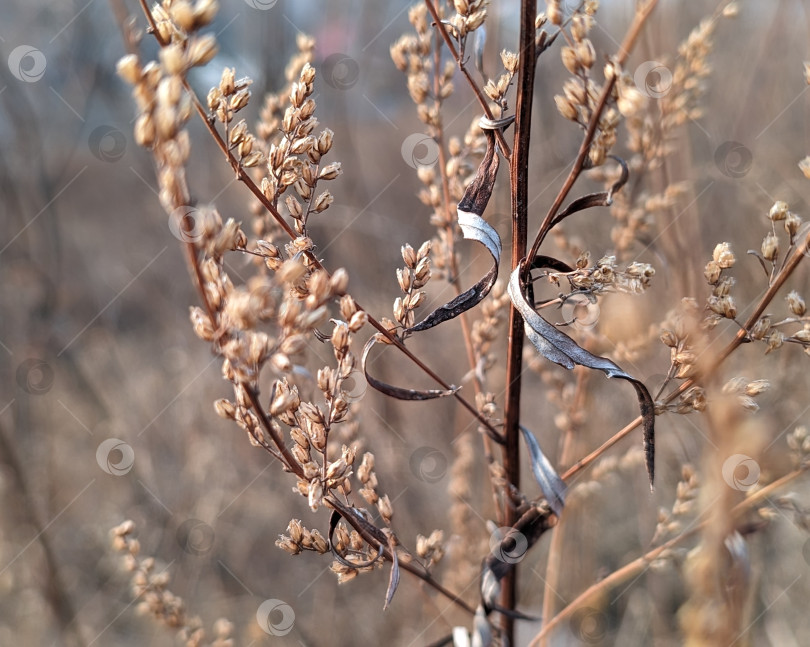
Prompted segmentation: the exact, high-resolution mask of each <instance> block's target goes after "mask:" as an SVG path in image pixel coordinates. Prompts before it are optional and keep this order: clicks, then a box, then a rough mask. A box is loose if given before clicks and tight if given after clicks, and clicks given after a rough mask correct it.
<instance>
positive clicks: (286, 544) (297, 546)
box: [276, 519, 329, 555]
mask: <svg viewBox="0 0 810 647" xmlns="http://www.w3.org/2000/svg"><path fill="white" fill-rule="evenodd" d="M287 533H288V534H287V535H279V538H278V539H277V540H276V546H278V547H279V548H281V549H282V550H284V551H286V552H288V553H289V554H290V555H298V554H299V553H301V552H302V551H304V550H310V551H313V552H316V553H318V554H320V555H323V554H324V553H328V552H329V544H328V542H327V541H326V539H324V537H323V535H321V533H320V532H318V531H317V530H307V529H306V528H305V527H304V525H303V524H302V523H301V520H300V519H292V520H291V521H290V523H289V524H288V525H287Z"/></svg>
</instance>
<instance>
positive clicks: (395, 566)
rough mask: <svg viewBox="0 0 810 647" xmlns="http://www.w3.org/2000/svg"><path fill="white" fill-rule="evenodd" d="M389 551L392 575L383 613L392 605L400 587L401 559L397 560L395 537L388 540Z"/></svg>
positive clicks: (389, 579)
mask: <svg viewBox="0 0 810 647" xmlns="http://www.w3.org/2000/svg"><path fill="white" fill-rule="evenodd" d="M388 549H389V550H390V551H391V575H390V576H389V578H388V590H387V591H386V592H385V604H384V605H383V611H385V610H386V609H387V608H388V606H389V605H390V604H391V600H393V599H394V593H396V592H397V587H398V586H399V559H398V558H397V546H396V542H395V541H394V537H393V536H391V537H389V538H388Z"/></svg>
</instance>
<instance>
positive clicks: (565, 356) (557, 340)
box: [508, 267, 655, 488]
mask: <svg viewBox="0 0 810 647" xmlns="http://www.w3.org/2000/svg"><path fill="white" fill-rule="evenodd" d="M520 273H521V269H520V267H517V268H516V269H515V270H514V271H513V272H512V276H511V277H510V279H509V288H508V291H509V296H510V297H511V299H512V303H513V304H514V306H515V309H516V310H517V311H518V312H520V314H521V316H522V317H523V322H524V330H525V331H526V336H527V337H528V338H529V341H530V342H531V343H532V345H533V346H534V347H535V348H536V349H537V352H539V353H540V354H541V355H543V357H545V358H546V359H548V360H551V361H552V362H554V363H555V364H559V365H560V366H563V367H565V368H567V369H569V370H571V369H573V368H574V367H575V366H576V365H577V364H579V365H580V366H586V367H587V368H592V369H596V370H600V371H603V372H604V373H605V375H607V376H608V377H618V378H619V379H622V380H627V381H628V382H630V383H631V384H632V385H633V388H635V390H636V395H637V396H638V403H639V409H640V410H641V418H642V425H643V443H644V457H645V461H646V465H647V475H648V476H649V479H650V487H651V488H652V486H653V481H654V477H655V407H654V405H653V400H652V396H650V392H649V391H648V390H647V387H645V386H644V384H642V383H641V381H639V380H638V379H636V378H634V377H633V376H632V375H630V374H629V373H626V372H625V371H624V370H622V368H621V367H619V366H618V365H617V364H616V363H614V362H612V361H611V360H609V359H607V358H605V357H598V356H597V355H594V354H592V353H589V352H588V351H587V350H585V349H584V348H582V347H581V346H580V345H579V344H577V343H576V342H575V341H574V340H573V339H571V337H569V336H568V335H566V334H565V333H564V332H563V331H561V330H560V329H559V328H557V327H556V326H553V325H552V324H550V323H549V322H548V321H546V320H545V319H543V317H541V316H540V315H539V314H537V312H536V311H535V310H534V308H533V307H532V306H531V305H530V304H529V302H528V301H527V300H526V297H525V296H524V294H523V290H522V288H521V281H520Z"/></svg>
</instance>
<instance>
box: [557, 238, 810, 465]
mask: <svg viewBox="0 0 810 647" xmlns="http://www.w3.org/2000/svg"><path fill="white" fill-rule="evenodd" d="M808 251H810V231H809V232H808V233H807V236H805V239H804V241H802V243H801V244H799V245H798V246H797V247H796V249H794V250H793V254H791V256H790V257H789V259H788V261H787V262H786V263H785V267H784V269H783V270H782V271H781V272H779V274H778V275H777V276H776V279H774V282H773V283H772V284H771V285H770V286H768V289H767V291H766V292H765V294H764V295H763V296H762V298H761V299H760V301H759V303H758V304H757V307H756V308H754V311H753V312H752V313H751V315H750V316H749V317H748V319H747V320H746V322H745V323H744V324H743V327H742V329H740V330H739V331H737V334H736V335H735V336H734V339H732V340H731V342H729V343H728V345H727V346H726V347H725V348H724V349H723V350H721V351H720V352H719V353H718V354H717V356H716V357H715V358H714V359H713V360H712V361H711V362H707V363H704V364H703V365H702V366H698V371H697V373H696V374H695V375H694V376H692V377H690V378H688V379H686V380H684V381H683V382H682V383H681V384H680V386H679V387H678V388H677V389H675V390H674V391H673V392H672V393H670V394H669V395H668V396H667V397H666V398H665V399H664V403H665V404H668V403H670V402H672V401H673V400H675V399H676V398H677V397H678V396H679V395H681V394H682V393H684V392H685V391H687V390H688V389H690V388H691V387H693V386H695V384H697V382H698V381H699V380H703V379H705V378H707V377H710V376H711V375H712V374H713V373H714V371H716V370H717V369H718V368H720V365H721V364H722V363H723V362H724V361H725V360H726V359H728V357H729V355H731V354H732V353H733V352H734V351H735V350H736V349H737V348H738V347H739V346H740V345H742V344H743V343H745V341H746V340H747V339H748V333H749V331H750V330H751V328H752V327H753V326H754V324H755V323H756V322H757V321H759V318H760V317H761V316H762V313H763V312H765V309H766V308H767V307H768V305H769V304H770V303H771V301H773V298H774V297H775V296H776V293H777V292H779V290H780V289H781V288H782V286H783V285H784V284H785V281H787V280H788V278H789V277H790V275H791V274H792V273H793V271H794V270H795V269H796V267H797V266H798V265H799V263H800V262H801V260H802V258H804V257H805V256H806V255H807V253H808ZM640 424H641V416H638V417H637V418H636V419H635V420H633V421H632V422H630V423H628V424H627V425H626V426H625V427H624V428H623V429H621V430H620V431H617V432H616V433H615V434H614V435H613V436H612V437H611V438H610V439H609V440H607V441H606V442H605V443H603V444H602V445H601V446H600V447H599V448H597V449H595V450H594V451H592V452H591V453H590V454H588V455H587V456H585V457H584V458H581V459H580V460H578V461H577V462H576V463H575V464H574V465H572V466H571V467H570V468H569V469H568V470H567V471H566V472H565V473H564V474H563V475H562V479H563V480H564V481H566V480H568V479H569V478H571V477H572V476H574V474H576V473H577V472H579V471H580V470H582V469H584V468H585V467H587V466H588V465H590V464H591V463H593V462H594V461H595V460H596V459H597V458H599V457H600V456H601V455H602V454H604V453H605V452H606V451H607V450H608V449H610V448H611V447H613V445H615V444H616V443H617V442H619V441H620V440H621V439H622V438H624V437H625V436H627V435H628V434H629V433H630V432H631V431H633V430H634V429H635V428H636V427H638V426H639V425H640Z"/></svg>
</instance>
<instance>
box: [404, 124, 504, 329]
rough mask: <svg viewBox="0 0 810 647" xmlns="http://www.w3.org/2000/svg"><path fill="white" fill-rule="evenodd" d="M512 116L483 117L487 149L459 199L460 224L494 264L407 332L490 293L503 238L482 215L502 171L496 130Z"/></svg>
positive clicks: (454, 314)
mask: <svg viewBox="0 0 810 647" xmlns="http://www.w3.org/2000/svg"><path fill="white" fill-rule="evenodd" d="M511 121H512V119H511V118H510V119H503V120H500V121H492V120H482V122H481V127H482V128H483V130H484V134H485V135H486V138H487V152H486V153H485V155H484V159H482V160H481V164H479V165H478V172H477V173H476V175H475V178H474V179H473V181H472V182H470V184H469V186H467V189H466V190H465V191H464V196H463V197H462V198H461V200H460V201H459V203H458V209H457V213H458V225H459V227H461V232H462V233H463V234H464V238H465V239H466V240H475V241H478V242H479V243H481V244H482V245H484V246H485V247H486V248H487V249H488V250H489V253H490V254H491V255H492V259H493V264H492V267H491V268H490V270H489V271H488V272H487V273H486V274H485V275H484V276H483V277H482V278H481V280H480V281H478V282H477V283H476V284H475V285H474V286H473V287H471V288H470V289H469V290H467V291H466V292H463V293H462V294H459V295H458V296H457V297H455V298H454V299H453V300H452V301H449V302H448V303H446V304H445V305H443V306H441V307H439V308H437V309H436V310H434V311H433V312H431V313H430V314H429V315H428V316H427V317H425V319H424V320H423V321H421V322H420V323H418V324H416V325H415V326H413V327H412V328H409V329H408V330H407V331H406V332H419V331H422V330H427V329H428V328H433V326H438V325H439V324H440V323H443V322H445V321H448V320H450V319H453V318H455V317H458V316H459V315H460V314H461V313H462V312H466V311H467V310H469V309H470V308H473V307H475V306H476V305H477V304H479V303H480V302H481V300H482V299H483V298H484V297H485V296H487V294H489V291H490V290H491V289H492V286H493V285H495V281H496V280H497V278H498V263H500V261H501V239H500V236H498V232H496V231H495V229H494V228H493V227H492V225H490V224H489V223H487V221H486V220H484V219H483V218H482V217H481V216H482V215H483V213H484V210H485V209H486V208H487V204H488V203H489V199H490V197H491V196H492V189H493V187H494V186H495V178H496V176H497V175H498V165H499V164H500V158H499V157H498V154H497V152H496V150H495V130H497V129H500V128H504V127H505V126H507V125H509V124H510V123H511Z"/></svg>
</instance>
